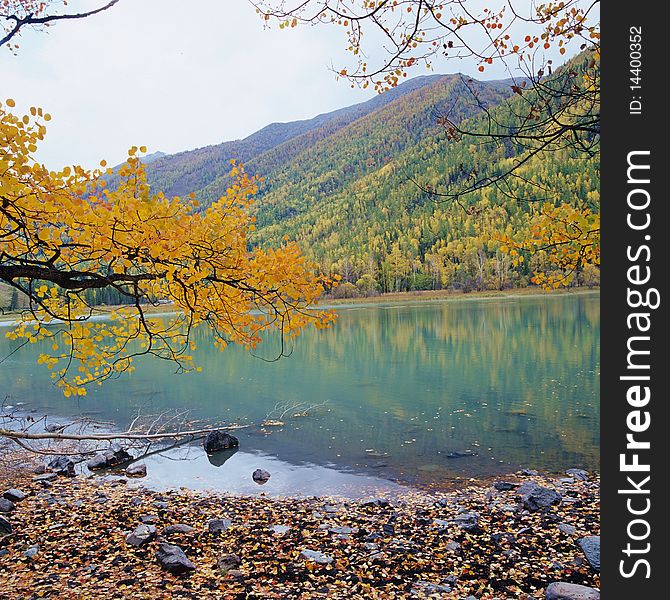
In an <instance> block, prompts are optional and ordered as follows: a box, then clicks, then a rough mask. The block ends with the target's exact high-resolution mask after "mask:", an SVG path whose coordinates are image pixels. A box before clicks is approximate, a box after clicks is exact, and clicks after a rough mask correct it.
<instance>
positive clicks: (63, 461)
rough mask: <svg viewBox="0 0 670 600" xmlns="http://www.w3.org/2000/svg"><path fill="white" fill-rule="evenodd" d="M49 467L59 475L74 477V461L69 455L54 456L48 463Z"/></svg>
mask: <svg viewBox="0 0 670 600" xmlns="http://www.w3.org/2000/svg"><path fill="white" fill-rule="evenodd" d="M47 469H49V470H50V471H52V472H54V473H56V474H57V475H64V476H65V477H74V475H75V473H74V461H73V460H72V459H71V458H70V457H69V456H54V457H53V458H52V459H51V460H49V462H48V463H47Z"/></svg>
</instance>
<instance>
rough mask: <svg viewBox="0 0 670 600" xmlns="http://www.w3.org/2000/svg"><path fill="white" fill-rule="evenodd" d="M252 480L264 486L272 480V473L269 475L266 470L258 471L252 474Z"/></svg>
mask: <svg viewBox="0 0 670 600" xmlns="http://www.w3.org/2000/svg"><path fill="white" fill-rule="evenodd" d="M251 478H252V479H253V480H254V481H255V482H256V483H259V484H261V485H263V484H264V483H267V481H268V479H270V473H268V472H267V471H266V470H265V469H256V470H255V471H254V472H253V473H252V475H251Z"/></svg>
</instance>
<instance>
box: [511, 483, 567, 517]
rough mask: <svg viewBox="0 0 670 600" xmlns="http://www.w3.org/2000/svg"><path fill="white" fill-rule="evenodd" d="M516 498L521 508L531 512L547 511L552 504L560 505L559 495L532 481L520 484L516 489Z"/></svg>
mask: <svg viewBox="0 0 670 600" xmlns="http://www.w3.org/2000/svg"><path fill="white" fill-rule="evenodd" d="M517 496H518V497H519V499H520V500H521V503H522V504H523V507H524V508H525V509H527V510H529V511H531V512H535V511H538V510H542V509H547V508H549V507H551V506H553V505H554V504H560V502H561V499H562V497H561V495H560V494H559V493H558V492H557V491H556V490H553V489H551V488H548V487H543V486H541V485H538V484H537V483H535V482H534V481H527V482H526V483H522V484H521V485H520V486H519V489H517Z"/></svg>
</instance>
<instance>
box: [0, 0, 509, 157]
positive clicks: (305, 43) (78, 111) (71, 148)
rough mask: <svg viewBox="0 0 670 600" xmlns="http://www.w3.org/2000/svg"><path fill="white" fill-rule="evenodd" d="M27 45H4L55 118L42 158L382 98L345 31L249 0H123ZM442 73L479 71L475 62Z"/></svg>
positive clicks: (111, 151) (9, 60)
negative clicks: (283, 17)
mask: <svg viewBox="0 0 670 600" xmlns="http://www.w3.org/2000/svg"><path fill="white" fill-rule="evenodd" d="M101 4H103V1H102V0H95V1H93V0H91V1H89V0H81V1H80V2H70V3H69V8H70V10H74V9H78V8H82V7H83V8H93V7H97V6H100V5H101ZM19 42H20V44H21V48H20V50H19V53H18V56H13V55H12V54H11V53H10V52H8V51H7V49H5V48H2V49H0V95H1V96H2V97H3V99H4V98H9V97H11V98H14V99H15V100H16V101H17V104H18V107H17V108H18V109H23V110H27V108H28V107H29V106H31V105H37V106H42V107H43V108H44V109H45V110H47V111H48V112H50V113H51V115H52V117H53V120H52V121H51V123H49V128H48V133H47V138H46V141H45V142H44V143H43V144H42V147H41V149H40V150H39V152H38V155H37V157H38V158H39V160H41V161H43V162H45V163H46V164H47V165H49V166H50V167H60V166H62V165H66V164H82V165H84V166H87V167H92V166H94V165H96V164H97V163H98V161H100V160H101V159H103V158H104V159H106V160H107V161H108V162H109V163H110V164H116V163H119V162H122V160H123V159H124V158H125V156H126V150H127V149H128V147H130V146H131V145H134V144H136V145H138V146H139V145H143V144H144V145H146V146H147V148H148V152H155V151H157V150H161V151H163V152H168V153H173V152H178V151H181V150H190V149H193V148H197V147H201V146H206V145H209V144H216V143H220V142H222V141H226V140H231V139H236V138H242V137H245V136H246V135H249V134H250V133H253V132H254V131H256V130H258V129H260V128H261V127H263V126H264V125H267V124H268V123H271V122H274V121H292V120H296V119H305V118H310V117H312V116H314V115H316V114H319V113H322V112H327V111H330V110H333V109H336V108H340V107H343V106H348V105H350V104H354V103H356V102H362V101H364V100H366V99H368V98H370V97H372V96H373V95H374V92H373V91H371V90H367V91H363V90H360V89H351V87H350V86H349V84H348V83H347V82H345V81H341V80H340V81H337V80H336V77H335V75H334V74H333V72H332V71H331V70H329V68H328V67H329V65H331V64H332V63H333V62H334V63H335V65H336V66H341V65H342V64H343V62H345V61H346V59H347V58H348V57H347V55H346V52H345V50H344V39H343V35H342V31H341V30H340V29H338V28H331V27H316V28H310V27H298V28H296V29H289V30H284V31H279V30H278V28H276V27H275V28H273V29H271V30H264V29H263V25H262V22H261V20H260V18H259V17H258V15H256V13H255V11H254V9H253V7H252V6H251V5H249V4H248V2H247V1H246V0H198V1H197V2H189V3H185V2H183V0H121V2H119V3H118V4H117V5H116V6H114V7H113V8H111V9H110V10H108V11H106V12H104V13H101V14H99V15H96V16H93V17H89V18H87V19H85V20H79V21H69V22H61V23H58V24H57V25H55V26H53V27H51V28H49V30H48V33H38V32H32V31H28V32H26V33H25V34H23V36H22V37H21V38H20V40H19ZM436 71H437V72H443V73H444V72H456V71H462V72H467V73H469V74H473V75H474V74H475V73H476V70H475V68H474V66H473V65H472V64H468V63H465V62H452V63H449V64H441V65H439V66H437V68H436ZM496 76H504V74H503V73H496V72H495V70H489V71H487V77H489V78H491V77H496Z"/></svg>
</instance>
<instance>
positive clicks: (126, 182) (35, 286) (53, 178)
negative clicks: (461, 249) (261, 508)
mask: <svg viewBox="0 0 670 600" xmlns="http://www.w3.org/2000/svg"><path fill="white" fill-rule="evenodd" d="M13 108H14V102H13V100H7V101H6V102H5V103H4V104H0V281H2V282H4V283H6V284H8V285H9V286H11V287H12V288H13V289H15V290H18V291H20V292H22V293H23V294H25V296H26V297H27V298H28V300H29V308H28V309H27V310H25V311H24V312H23V313H22V314H21V315H20V317H19V320H18V322H17V323H16V325H15V327H14V328H13V329H12V330H11V331H10V333H9V337H10V338H12V339H14V340H17V341H18V342H20V343H24V344H32V343H36V342H42V344H43V346H45V345H46V347H47V348H48V351H45V352H43V353H42V354H41V355H40V358H39V361H40V362H41V363H43V364H44V365H46V367H47V368H49V369H50V370H51V371H52V377H53V379H54V381H55V383H56V384H57V385H58V386H59V387H60V388H61V389H62V391H63V393H64V394H65V395H66V396H70V395H72V394H77V395H83V394H85V393H86V389H87V386H89V385H90V384H92V383H101V382H102V381H104V380H105V379H106V378H108V377H110V376H113V375H116V374H119V373H121V372H124V371H129V370H132V369H133V361H134V359H136V358H137V357H138V356H143V355H148V356H153V357H155V358H159V359H164V360H167V361H171V362H173V363H174V364H175V365H176V367H177V369H178V370H180V371H190V370H193V369H196V368H197V365H195V363H194V361H193V350H194V348H195V343H194V340H193V337H192V336H191V332H192V331H193V329H194V328H195V327H197V326H200V325H202V326H207V327H209V328H210V329H211V330H212V331H213V332H214V339H215V344H216V346H217V347H218V348H220V349H224V348H225V347H226V346H227V345H228V344H229V343H238V344H241V345H243V346H245V347H247V348H254V347H255V346H256V345H257V344H258V343H259V342H260V341H261V338H262V335H263V332H264V331H266V330H268V329H270V328H275V329H278V330H279V331H280V333H281V337H282V340H285V339H289V338H291V337H292V336H296V335H298V334H299V333H300V332H301V331H302V330H303V329H304V327H306V326H307V325H310V324H312V325H315V326H317V327H325V326H327V325H328V324H329V323H330V322H331V321H332V319H333V314H331V313H329V312H327V311H313V310H310V307H311V306H312V305H313V304H314V303H315V301H316V300H317V299H318V298H319V296H320V295H321V294H322V293H323V292H324V286H326V285H329V282H328V281H327V280H325V279H323V278H321V277H319V276H317V275H316V274H315V271H314V269H313V268H312V266H311V265H310V264H309V263H307V262H306V260H305V259H304V257H303V256H302V255H301V252H300V250H299V248H298V247H297V245H296V244H294V243H289V242H285V243H284V244H282V245H281V246H280V247H277V248H274V249H259V248H257V249H255V250H250V249H249V245H248V243H247V235H248V233H249V232H250V231H251V230H253V227H254V225H253V218H252V217H251V216H250V214H249V207H250V204H251V202H252V197H253V195H254V193H255V192H256V189H257V182H256V180H255V179H253V178H250V177H249V176H247V175H246V174H245V172H244V170H243V168H242V167H241V166H239V165H233V167H232V173H231V177H232V179H233V181H234V183H233V185H232V186H231V187H230V188H229V189H228V191H227V193H226V195H224V196H222V197H221V198H219V199H218V200H216V201H214V202H212V203H211V204H210V205H209V206H208V207H207V208H205V209H200V208H199V207H198V205H197V202H195V201H194V199H193V198H184V199H182V198H179V197H174V198H168V197H165V196H164V195H163V194H162V193H160V192H159V193H154V192H152V191H151V190H150V188H149V186H148V185H147V183H146V178H145V172H144V166H143V164H142V162H141V160H140V156H139V155H140V153H143V152H145V149H144V148H137V147H133V148H131V149H130V151H129V157H128V160H127V162H126V163H125V164H124V165H123V166H122V167H121V168H120V169H119V171H118V175H119V176H120V178H121V183H120V185H119V186H118V187H117V188H115V189H114V190H110V189H108V188H107V186H106V184H105V178H104V175H105V172H107V173H110V172H111V171H110V170H109V169H107V170H106V171H105V169H104V167H105V166H106V165H105V163H104V161H103V162H102V163H101V167H102V169H97V170H93V171H88V170H85V169H83V168H81V167H65V168H63V169H61V170H59V171H53V170H49V169H48V168H46V167H45V166H43V165H41V164H39V163H38V162H37V161H35V160H34V159H33V155H34V153H35V151H36V150H37V147H38V144H39V143H40V142H41V141H42V140H43V139H44V136H45V133H46V127H45V122H46V121H48V120H50V116H49V115H48V114H46V113H44V112H43V111H42V109H40V108H36V107H33V108H31V109H30V114H29V115H24V116H20V115H16V114H14V113H13V112H12V109H13ZM92 289H113V290H116V291H117V292H118V293H119V294H120V295H122V296H123V297H125V298H127V299H128V300H129V302H130V305H129V306H126V307H123V308H119V309H116V310H111V312H109V313H104V314H102V316H104V317H106V318H104V319H97V320H96V319H95V318H93V317H95V316H96V315H99V314H101V309H99V308H97V307H95V306H91V305H90V304H89V303H88V302H87V300H86V298H87V297H86V293H87V291H89V290H92ZM166 301H167V302H170V303H173V305H174V311H175V312H174V314H173V315H171V316H168V317H158V316H152V314H151V312H150V311H149V310H148V309H149V307H151V306H152V305H156V304H158V303H163V302H166ZM283 352H284V345H283V344H282V353H283Z"/></svg>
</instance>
